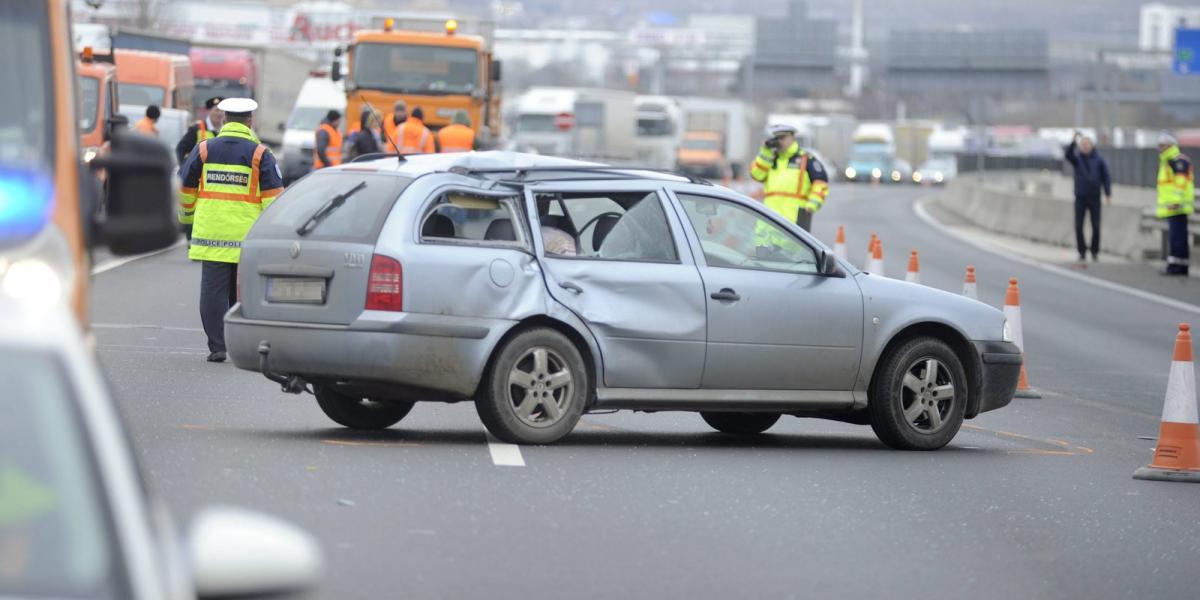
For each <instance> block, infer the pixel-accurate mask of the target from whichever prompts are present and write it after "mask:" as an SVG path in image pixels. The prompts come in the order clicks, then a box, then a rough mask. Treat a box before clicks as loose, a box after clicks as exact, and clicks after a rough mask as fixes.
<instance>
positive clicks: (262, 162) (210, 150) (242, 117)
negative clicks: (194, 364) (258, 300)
mask: <svg viewBox="0 0 1200 600" xmlns="http://www.w3.org/2000/svg"><path fill="white" fill-rule="evenodd" d="M217 108H219V109H220V110H221V112H223V113H224V114H225V125H224V126H222V127H221V132H220V133H218V134H217V137H215V138H212V139H210V140H206V141H203V142H200V143H199V144H197V145H196V148H195V149H194V150H192V153H191V154H190V155H189V156H188V159H187V161H186V162H185V163H184V164H183V167H181V168H180V170H179V176H180V178H181V179H183V187H182V190H181V193H180V201H179V202H180V219H181V220H182V219H183V218H184V216H185V215H187V216H191V217H192V219H193V224H192V240H191V245H190V247H189V249H188V258H191V259H192V260H196V261H200V264H201V269H200V321H201V322H202V323H203V325H204V333H205V335H207V336H208V351H209V354H208V361H209V362H224V360H225V323H224V318H225V313H226V312H227V311H228V310H229V307H230V306H233V304H234V303H235V302H237V269H238V262H239V261H240V260H241V256H242V240H243V239H245V237H246V234H247V233H249V231H250V227H251V226H252V225H254V222H255V221H256V220H258V215H260V214H262V211H263V210H265V209H266V208H267V207H268V206H269V205H270V204H271V202H272V201H274V200H275V197H276V196H278V195H279V193H280V192H282V191H283V175H282V174H281V173H280V172H279V164H278V163H277V162H276V161H275V156H274V155H273V154H271V151H270V150H268V149H267V147H266V146H265V145H264V144H262V143H261V142H259V141H258V136H256V135H254V131H253V130H252V129H250V125H251V115H252V113H253V112H254V110H255V109H257V108H258V103H257V102H255V101H254V100H251V99H249V98H228V99H226V100H223V101H222V102H221V103H220V104H219V105H217Z"/></svg>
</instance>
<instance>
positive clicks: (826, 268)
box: [820, 250, 842, 277]
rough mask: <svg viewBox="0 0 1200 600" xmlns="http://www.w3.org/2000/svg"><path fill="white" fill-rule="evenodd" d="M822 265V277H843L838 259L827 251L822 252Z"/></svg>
mask: <svg viewBox="0 0 1200 600" xmlns="http://www.w3.org/2000/svg"><path fill="white" fill-rule="evenodd" d="M820 265H821V269H820V271H821V274H822V275H829V276H831V277H841V275H842V269H841V267H839V266H838V262H837V257H836V256H834V255H833V254H831V253H829V252H828V251H827V250H822V251H821V256H820Z"/></svg>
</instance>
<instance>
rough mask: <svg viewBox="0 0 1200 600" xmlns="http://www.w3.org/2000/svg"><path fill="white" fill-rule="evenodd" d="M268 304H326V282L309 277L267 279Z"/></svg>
mask: <svg viewBox="0 0 1200 600" xmlns="http://www.w3.org/2000/svg"><path fill="white" fill-rule="evenodd" d="M267 302H290V303H295V304H324V303H325V280H324V279H319V278H307V277H271V278H269V279H267Z"/></svg>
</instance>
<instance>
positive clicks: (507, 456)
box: [487, 433, 525, 467]
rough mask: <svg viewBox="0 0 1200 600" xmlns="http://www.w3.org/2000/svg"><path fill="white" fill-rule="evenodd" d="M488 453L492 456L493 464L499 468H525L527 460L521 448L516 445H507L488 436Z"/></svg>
mask: <svg viewBox="0 0 1200 600" xmlns="http://www.w3.org/2000/svg"><path fill="white" fill-rule="evenodd" d="M487 441H488V452H490V453H491V455H492V464H494V465H496V466H497V467H523V466H525V458H524V457H522V456H521V447H520V446H517V445H515V444H505V443H504V442H501V441H500V440H497V439H496V438H494V437H492V434H490V433H489V434H488V435H487Z"/></svg>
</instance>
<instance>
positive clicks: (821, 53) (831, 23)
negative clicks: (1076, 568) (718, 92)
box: [747, 0, 839, 100]
mask: <svg viewBox="0 0 1200 600" xmlns="http://www.w3.org/2000/svg"><path fill="white" fill-rule="evenodd" d="M788 8H789V11H788V14H787V15H786V16H783V17H758V21H757V27H756V28H755V29H756V31H755V43H754V56H753V58H752V59H751V60H750V61H749V67H750V68H749V69H748V71H749V77H748V79H749V81H748V86H747V87H748V88H749V91H750V94H751V96H753V97H754V98H755V99H758V100H777V99H783V98H803V97H809V96H820V95H828V94H836V93H837V92H838V90H839V84H838V81H837V78H836V77H835V68H836V66H837V62H838V59H837V48H838V24H837V21H835V20H833V19H810V18H809V17H808V6H807V4H806V3H805V2H804V1H803V0H793V1H792V2H790V3H789V5H788Z"/></svg>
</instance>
